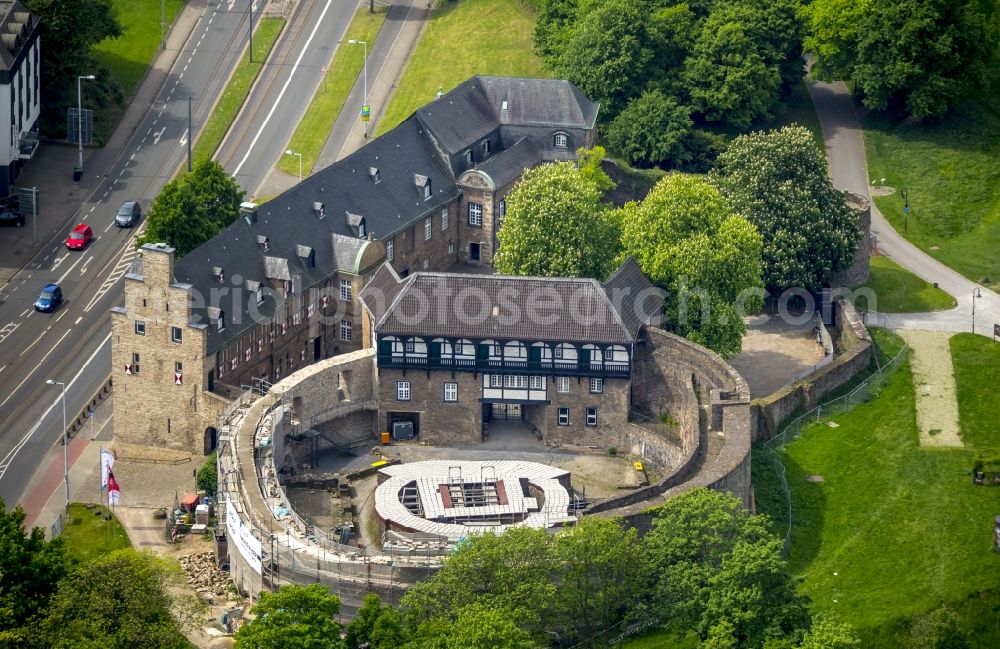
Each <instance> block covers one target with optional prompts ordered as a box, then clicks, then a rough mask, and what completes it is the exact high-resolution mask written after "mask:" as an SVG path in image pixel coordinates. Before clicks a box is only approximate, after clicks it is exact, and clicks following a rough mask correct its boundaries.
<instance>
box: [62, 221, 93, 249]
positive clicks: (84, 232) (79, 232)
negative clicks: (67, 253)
mask: <svg viewBox="0 0 1000 649" xmlns="http://www.w3.org/2000/svg"><path fill="white" fill-rule="evenodd" d="M93 238H94V231H93V230H91V229H90V226H89V225H87V224H86V223H81V224H80V225H78V226H76V227H75V228H73V231H72V232H70V233H69V236H68V237H66V247H67V248H69V249H70V250H83V249H84V248H86V247H87V244H88V243H90V240H91V239H93Z"/></svg>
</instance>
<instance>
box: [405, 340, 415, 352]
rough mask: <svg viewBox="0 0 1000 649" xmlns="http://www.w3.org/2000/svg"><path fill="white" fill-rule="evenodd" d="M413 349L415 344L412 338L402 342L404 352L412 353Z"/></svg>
mask: <svg viewBox="0 0 1000 649" xmlns="http://www.w3.org/2000/svg"><path fill="white" fill-rule="evenodd" d="M415 349H416V345H415V343H414V342H413V339H412V338H410V339H409V340H406V341H404V342H403V351H404V352H406V353H407V354H412V353H413V352H414V350H415Z"/></svg>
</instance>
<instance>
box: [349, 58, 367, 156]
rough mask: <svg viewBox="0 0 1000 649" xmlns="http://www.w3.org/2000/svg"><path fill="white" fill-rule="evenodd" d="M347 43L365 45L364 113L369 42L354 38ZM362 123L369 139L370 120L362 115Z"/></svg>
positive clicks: (363, 107) (362, 100) (362, 105)
mask: <svg viewBox="0 0 1000 649" xmlns="http://www.w3.org/2000/svg"><path fill="white" fill-rule="evenodd" d="M347 42H348V43H350V44H351V45H364V46H365V64H364V73H363V76H364V80H365V81H364V89H365V94H364V96H363V97H362V99H361V111H362V113H363V112H364V110H365V106H367V105H368V41H359V40H356V39H353V38H352V39H351V40H349V41H347ZM361 123H362V124H364V127H365V137H366V138H367V137H368V120H366V119H365V118H364V115H362V117H361Z"/></svg>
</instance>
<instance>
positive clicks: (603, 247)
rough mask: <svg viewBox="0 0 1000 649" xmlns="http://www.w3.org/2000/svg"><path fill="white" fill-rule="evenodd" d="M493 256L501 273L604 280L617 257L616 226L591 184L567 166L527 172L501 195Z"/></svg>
mask: <svg viewBox="0 0 1000 649" xmlns="http://www.w3.org/2000/svg"><path fill="white" fill-rule="evenodd" d="M506 201H507V214H506V217H505V218H504V222H503V225H502V226H501V227H500V231H499V233H498V234H497V237H498V238H499V240H500V249H499V251H498V252H497V254H496V256H495V257H494V258H493V265H494V266H495V267H496V269H497V270H498V271H499V272H501V273H503V274H506V275H535V276H542V277H593V278H595V279H604V278H605V277H606V276H607V275H608V274H609V273H610V272H611V271H612V270H613V264H614V261H615V258H616V256H617V254H618V249H619V244H618V228H617V225H616V223H615V221H614V219H613V218H612V217H611V216H610V215H609V214H608V210H607V208H606V207H605V206H604V205H603V204H602V203H601V199H600V190H599V189H598V187H597V183H596V182H595V181H594V180H593V179H592V178H590V177H588V176H586V175H584V174H583V173H581V171H580V169H579V168H577V166H576V164H574V163H572V162H557V163H554V164H544V165H541V166H539V167H535V168H534V169H529V170H528V171H526V172H525V173H524V175H523V176H522V177H521V180H520V182H518V184H517V186H516V187H515V188H514V190H513V191H512V192H511V193H510V194H508V195H507V198H506Z"/></svg>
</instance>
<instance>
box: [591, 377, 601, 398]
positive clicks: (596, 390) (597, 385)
mask: <svg viewBox="0 0 1000 649" xmlns="http://www.w3.org/2000/svg"><path fill="white" fill-rule="evenodd" d="M602 392H604V379H602V378H600V377H597V376H594V377H591V379H590V393H591V394H601V393H602Z"/></svg>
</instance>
